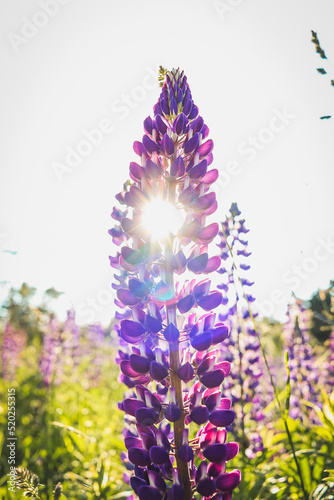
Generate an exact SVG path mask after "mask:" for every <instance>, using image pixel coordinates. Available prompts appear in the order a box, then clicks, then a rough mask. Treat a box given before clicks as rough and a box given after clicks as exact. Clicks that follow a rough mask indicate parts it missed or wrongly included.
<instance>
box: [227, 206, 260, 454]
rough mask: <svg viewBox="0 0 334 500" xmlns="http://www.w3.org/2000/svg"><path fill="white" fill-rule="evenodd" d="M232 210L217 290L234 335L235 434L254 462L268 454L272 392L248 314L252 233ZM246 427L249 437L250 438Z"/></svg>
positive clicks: (230, 385)
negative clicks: (264, 437)
mask: <svg viewBox="0 0 334 500" xmlns="http://www.w3.org/2000/svg"><path fill="white" fill-rule="evenodd" d="M229 211H230V215H229V216H227V217H226V219H225V221H224V222H223V223H222V231H221V232H220V233H219V235H220V243H219V245H218V247H219V248H220V249H221V256H222V265H221V267H220V268H219V269H218V273H219V274H220V275H221V277H222V282H221V284H220V285H218V288H219V289H220V290H222V291H223V292H224V298H223V301H222V306H221V309H222V312H221V314H220V319H221V320H222V321H226V322H227V324H228V325H229V328H230V335H229V337H228V339H227V341H226V342H225V343H224V344H223V345H222V346H221V350H222V353H223V354H224V355H225V357H227V359H231V362H232V373H231V376H230V377H229V378H228V379H227V381H226V383H224V391H225V392H224V393H225V394H226V395H227V396H229V397H230V398H231V399H232V401H233V406H234V409H235V411H236V413H237V418H236V421H235V423H234V425H233V426H232V428H231V432H232V433H233V434H234V435H235V436H236V437H239V439H242V442H243V444H244V445H245V446H244V447H245V453H246V455H247V456H248V457H249V458H254V457H255V456H256V453H257V452H259V451H262V450H263V444H262V439H261V437H260V431H261V430H262V428H263V425H264V415H263V413H262V411H263V409H264V408H265V407H266V406H267V404H268V402H269V400H268V399H269V397H270V394H268V391H267V390H265V389H264V385H265V384H264V380H263V379H264V367H263V361H262V356H261V351H260V345H259V341H258V339H257V336H256V332H255V329H254V325H253V321H252V319H251V316H250V313H249V304H250V303H252V302H254V300H255V298H254V297H253V296H252V295H251V294H250V293H249V292H248V287H250V286H252V284H253V283H252V282H250V281H249V280H248V279H247V278H246V277H244V276H243V274H244V273H247V272H248V270H249V269H250V265H248V264H247V263H246V259H247V257H248V256H249V255H251V253H250V252H249V251H248V241H247V240H246V239H245V234H246V233H247V232H248V230H247V229H246V227H245V220H244V219H241V217H240V215H241V212H240V210H239V208H238V205H237V204H236V203H232V205H231V207H230V210H229ZM231 254H232V255H231ZM234 263H236V265H237V270H236V269H235V266H234ZM244 287H247V288H244ZM244 293H245V294H246V297H247V300H245V297H244ZM253 317H256V313H253ZM268 386H269V384H267V387H268ZM249 403H251V406H250V411H247V412H245V405H247V404H249ZM246 427H247V429H248V430H249V433H248V436H245V428H246Z"/></svg>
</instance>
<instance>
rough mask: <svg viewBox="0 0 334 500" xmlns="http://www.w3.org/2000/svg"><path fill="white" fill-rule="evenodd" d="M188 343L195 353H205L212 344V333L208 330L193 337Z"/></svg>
mask: <svg viewBox="0 0 334 500" xmlns="http://www.w3.org/2000/svg"><path fill="white" fill-rule="evenodd" d="M190 342H191V345H192V347H193V348H194V349H196V350H197V351H206V350H207V349H209V347H210V346H211V344H212V333H211V332H210V330H208V331H207V332H203V333H200V334H198V335H195V336H194V337H193V338H192V339H191V341H190Z"/></svg>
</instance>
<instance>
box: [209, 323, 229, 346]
mask: <svg viewBox="0 0 334 500" xmlns="http://www.w3.org/2000/svg"><path fill="white" fill-rule="evenodd" d="M211 331H212V343H213V344H220V343H221V342H223V341H224V340H225V339H227V337H228V335H229V329H228V326H226V325H219V326H216V327H215V328H213V329H212V330H211Z"/></svg>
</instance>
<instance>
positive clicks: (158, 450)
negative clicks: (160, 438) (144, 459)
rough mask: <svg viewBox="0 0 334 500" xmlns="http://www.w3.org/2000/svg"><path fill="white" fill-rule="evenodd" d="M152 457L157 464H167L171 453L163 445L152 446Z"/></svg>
mask: <svg viewBox="0 0 334 500" xmlns="http://www.w3.org/2000/svg"><path fill="white" fill-rule="evenodd" d="M149 453H150V459H151V461H152V462H153V463H154V464H155V465H162V464H165V463H166V462H167V461H168V459H169V453H168V451H167V450H166V449H165V448H162V447H161V446H152V448H150V452H149Z"/></svg>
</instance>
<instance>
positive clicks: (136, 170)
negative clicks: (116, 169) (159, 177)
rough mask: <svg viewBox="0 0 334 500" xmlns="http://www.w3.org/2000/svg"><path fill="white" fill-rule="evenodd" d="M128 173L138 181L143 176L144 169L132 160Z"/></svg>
mask: <svg viewBox="0 0 334 500" xmlns="http://www.w3.org/2000/svg"><path fill="white" fill-rule="evenodd" d="M130 174H131V176H132V179H133V180H135V181H137V182H138V181H140V180H141V178H142V177H144V176H145V169H144V168H143V167H141V166H140V165H138V163H136V162H134V161H132V162H131V163H130Z"/></svg>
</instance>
